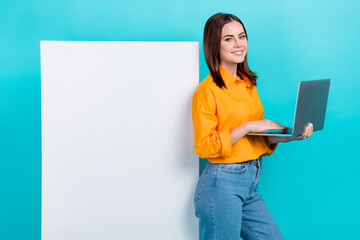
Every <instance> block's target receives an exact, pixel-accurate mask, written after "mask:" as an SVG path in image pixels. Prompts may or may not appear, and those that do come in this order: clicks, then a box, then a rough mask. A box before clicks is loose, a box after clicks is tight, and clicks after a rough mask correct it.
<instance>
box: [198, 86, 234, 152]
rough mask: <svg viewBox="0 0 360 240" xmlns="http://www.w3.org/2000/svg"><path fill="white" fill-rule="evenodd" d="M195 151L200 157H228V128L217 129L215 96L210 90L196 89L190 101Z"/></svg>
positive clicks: (229, 148) (229, 138) (229, 150)
mask: <svg viewBox="0 0 360 240" xmlns="http://www.w3.org/2000/svg"><path fill="white" fill-rule="evenodd" d="M192 117H193V126H194V140H195V153H196V154H197V155H198V156H199V157H201V158H217V157H230V154H231V146H232V145H231V136H230V132H229V130H227V129H226V130H222V131H218V130H217V127H218V119H217V117H216V102H215V97H214V95H213V94H212V92H211V91H210V90H208V89H207V90H203V91H196V92H195V94H194V97H193V103H192Z"/></svg>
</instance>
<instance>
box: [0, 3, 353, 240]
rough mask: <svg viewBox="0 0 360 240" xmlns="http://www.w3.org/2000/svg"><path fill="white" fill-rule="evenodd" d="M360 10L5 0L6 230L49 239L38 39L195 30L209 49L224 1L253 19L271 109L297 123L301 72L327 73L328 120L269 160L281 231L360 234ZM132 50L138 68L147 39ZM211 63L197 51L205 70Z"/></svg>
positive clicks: (0, 66)
mask: <svg viewBox="0 0 360 240" xmlns="http://www.w3.org/2000/svg"><path fill="white" fill-rule="evenodd" d="M359 10H360V2H359V1H356V0H344V1H340V0H338V1H332V0H328V1H325V0H322V1H320V0H303V1H294V0H288V1H285V0H273V1H239V0H224V1H221V2H220V1H215V0H207V1H190V0H183V1H165V0H153V1H145V0H137V1H111V0H102V1H99V0H96V1H95V0H88V1H81V0H72V1H69V0H62V1H59V0H56V1H44V0H37V1H35V0H27V1H14V0H13V1H10V0H2V1H1V2H0V239H3V240H10V239H11V240H15V239H16V240H17V239H27V240H32V239H37V240H39V239H40V238H41V98H40V97H41V96H40V40H75V41H77V40H82V41H83V40H85V41H199V42H200V48H201V49H202V31H203V26H204V24H205V22H206V20H207V19H208V18H209V17H210V16H211V15H212V14H214V13H216V12H231V13H234V14H235V15H237V16H239V17H240V18H241V19H242V20H243V22H244V24H245V26H246V28H247V31H248V35H249V50H248V54H249V55H248V58H249V63H250V67H251V69H252V70H253V71H255V72H257V74H258V76H259V79H258V91H259V94H260V97H261V99H262V102H263V105H264V108H265V113H266V118H269V119H272V120H275V121H278V122H280V123H282V124H284V125H286V124H290V123H291V121H292V118H293V113H294V108H295V100H296V91H297V85H298V82H299V81H300V80H311V79H322V78H330V79H331V86H330V96H329V102H328V110H327V117H326V123H325V128H324V130H323V131H321V132H316V133H315V134H314V135H313V137H312V138H310V139H307V140H305V141H301V142H292V143H287V144H281V145H279V146H278V149H277V150H276V151H275V153H274V154H273V155H272V156H271V157H268V158H265V160H264V168H263V169H264V171H263V175H262V182H261V187H260V188H261V189H260V192H261V194H262V195H263V197H264V198H265V200H266V202H267V205H268V207H269V208H270V210H271V212H272V213H273V216H274V217H275V219H276V221H277V223H278V225H279V227H280V229H281V230H282V232H283V234H284V236H285V239H290V240H293V239H294V240H295V239H299V240H300V239H308V240H310V239H314V240H315V239H360V228H359V227H358V225H359V221H358V218H359V216H360V209H359V197H360V193H359V187H358V183H359V180H358V171H359V168H360V161H359V158H358V156H357V150H358V149H359V148H358V145H359V144H358V139H359V137H358V136H357V135H356V134H351V135H350V134H346V135H345V133H344V131H345V132H348V131H354V132H359V131H360V128H359V125H358V123H359V120H360V111H359V107H358V106H359V102H360V101H359V98H360V97H359V94H358V91H359V87H360V81H359V74H358V70H356V69H358V67H357V66H358V63H359V56H360V45H359V40H360V39H359V38H360V26H359V23H360V16H359V14H358V13H359ZM134 54H138V55H139V68H141V64H146V62H142V61H141V49H139V52H136V53H134ZM164 61H166V59H165V60H164ZM159 64H160V63H159ZM207 74H208V70H207V67H206V64H205V61H204V57H203V52H202V50H201V51H200V78H201V79H203V78H205V77H206V76H207ZM169 81H171V78H169ZM174 84H175V83H174ZM189 107H190V106H189ZM203 165H204V161H203V160H202V161H201V166H203ZM164 227H166V226H164ZM139 230H141V229H139ZM169 239H171V236H169Z"/></svg>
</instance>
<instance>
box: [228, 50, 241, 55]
mask: <svg viewBox="0 0 360 240" xmlns="http://www.w3.org/2000/svg"><path fill="white" fill-rule="evenodd" d="M231 53H232V54H234V55H236V56H241V55H243V51H241V50H239V51H234V52H231Z"/></svg>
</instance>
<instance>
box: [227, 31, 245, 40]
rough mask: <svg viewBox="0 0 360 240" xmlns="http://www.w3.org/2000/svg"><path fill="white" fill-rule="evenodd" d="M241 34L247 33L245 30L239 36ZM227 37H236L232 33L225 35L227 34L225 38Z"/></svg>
mask: <svg viewBox="0 0 360 240" xmlns="http://www.w3.org/2000/svg"><path fill="white" fill-rule="evenodd" d="M241 34H245V32H242V33H240V34H239V36H240V35H241ZM226 37H234V35H231V34H228V35H225V36H224V37H223V39H224V38H226Z"/></svg>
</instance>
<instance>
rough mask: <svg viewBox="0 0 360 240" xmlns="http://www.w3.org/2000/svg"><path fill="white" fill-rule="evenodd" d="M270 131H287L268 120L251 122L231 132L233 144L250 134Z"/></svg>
mask: <svg viewBox="0 0 360 240" xmlns="http://www.w3.org/2000/svg"><path fill="white" fill-rule="evenodd" d="M269 129H286V127H284V126H281V125H280V124H278V123H276V122H274V121H270V120H267V119H266V120H259V121H249V122H246V123H243V124H241V125H240V126H238V127H236V128H234V129H233V130H231V131H230V136H231V144H235V143H236V142H237V141H238V140H239V139H240V138H242V137H244V136H245V135H246V134H248V133H249V132H262V131H266V130H269Z"/></svg>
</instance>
